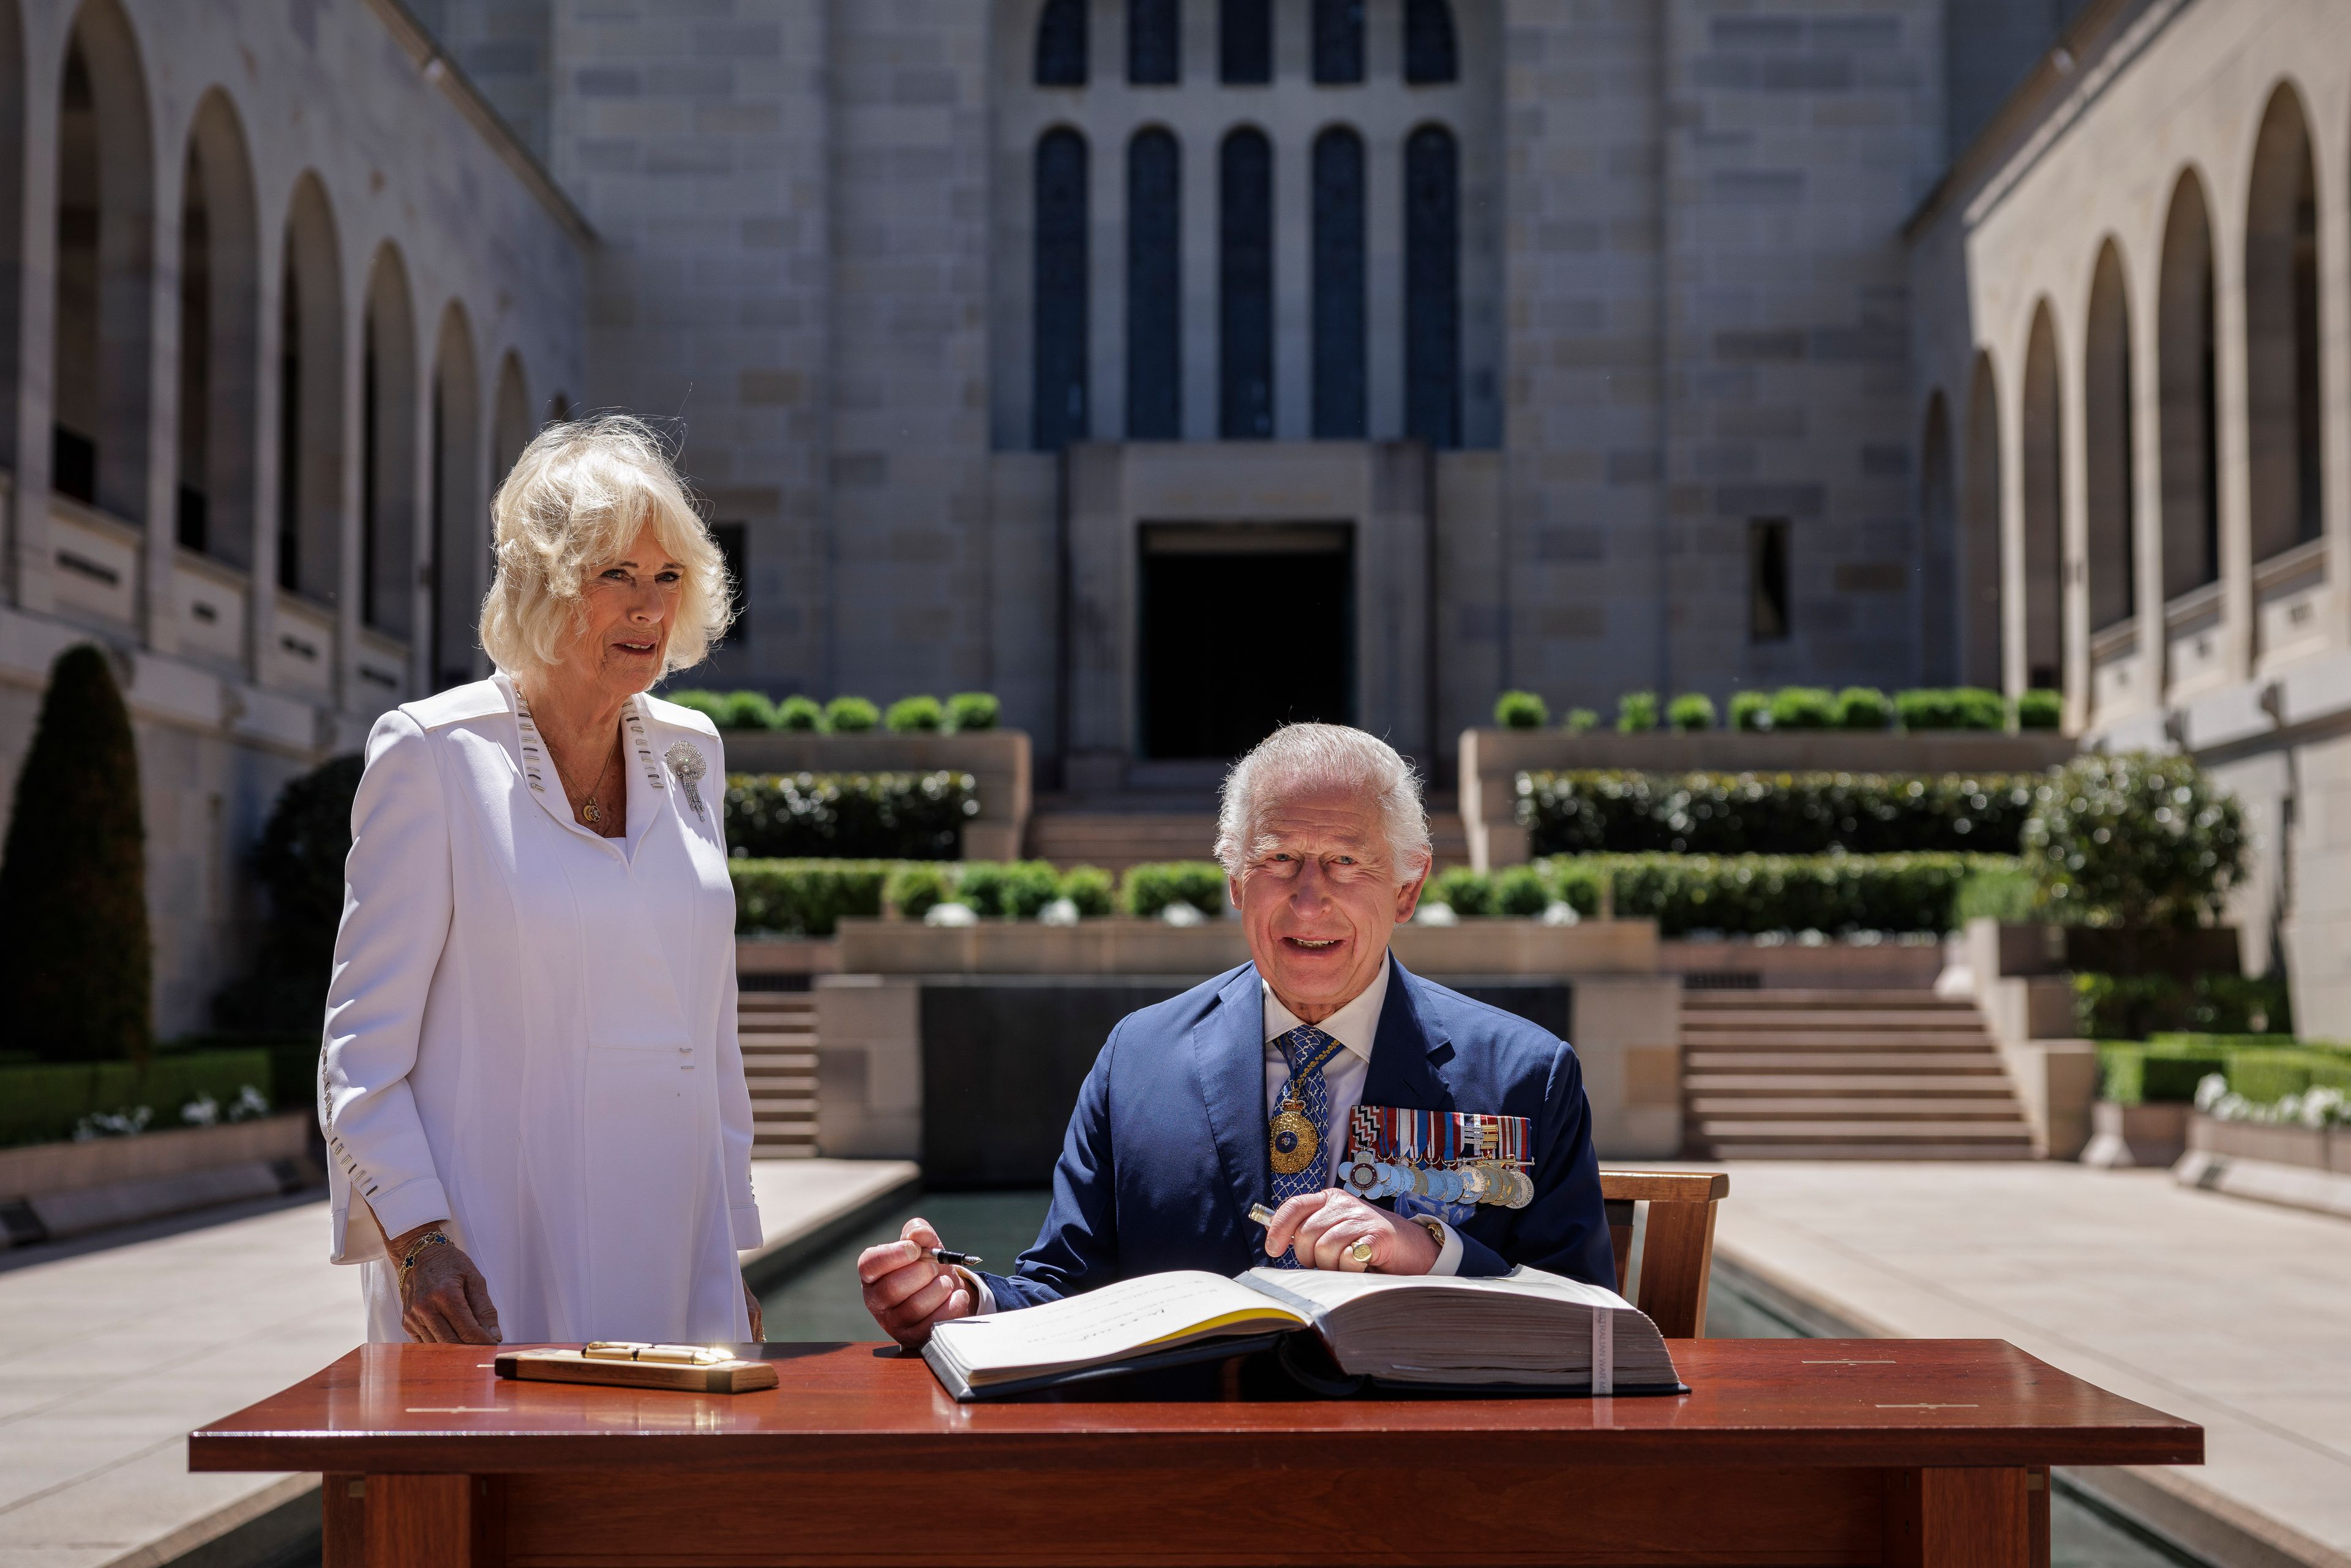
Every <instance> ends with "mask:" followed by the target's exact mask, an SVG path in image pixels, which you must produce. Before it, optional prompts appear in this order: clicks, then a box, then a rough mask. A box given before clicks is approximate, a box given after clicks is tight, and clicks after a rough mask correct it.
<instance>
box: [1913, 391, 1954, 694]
mask: <svg viewBox="0 0 2351 1568" xmlns="http://www.w3.org/2000/svg"><path fill="white" fill-rule="evenodd" d="M1918 454H1919V462H1918V533H1919V545H1920V552H1919V553H1920V557H1921V560H1922V563H1923V565H1924V567H1925V570H1924V571H1923V572H1922V573H1921V574H1920V577H1919V607H1918V608H1919V616H1918V621H1919V643H1920V645H1919V672H1920V678H1921V679H1922V680H1924V681H1925V682H1926V684H1927V685H1930V686H1949V685H1958V684H1959V632H1958V628H1959V573H1958V571H1957V570H1955V568H1956V567H1957V565H1958V557H1959V476H1958V475H1957V473H1956V472H1954V467H1953V463H1952V455H1951V411H1950V407H1949V404H1948V403H1947V402H1945V401H1944V398H1943V389H1942V388H1940V387H1937V388H1936V389H1935V390H1934V392H1932V393H1930V394H1928V399H1927V418H1926V421H1925V423H1924V424H1923V426H1922V427H1921V430H1920V434H1919V439H1918Z"/></svg>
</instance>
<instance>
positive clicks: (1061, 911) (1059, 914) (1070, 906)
mask: <svg viewBox="0 0 2351 1568" xmlns="http://www.w3.org/2000/svg"><path fill="white" fill-rule="evenodd" d="M1077 923H1078V906H1077V904H1074V903H1073V902H1071V900H1069V899H1066V898H1057V899H1055V900H1053V902H1052V903H1050V904H1047V905H1046V906H1045V907H1044V908H1042V909H1040V910H1039V911H1038V912H1037V924H1038V925H1076V924H1077Z"/></svg>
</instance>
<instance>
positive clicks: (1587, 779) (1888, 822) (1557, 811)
mask: <svg viewBox="0 0 2351 1568" xmlns="http://www.w3.org/2000/svg"><path fill="white" fill-rule="evenodd" d="M2044 781H2045V780H2044V779H2043V776H2042V775H2040V774H2034V773H2010V774H1987V775H1984V776H1982V777H1980V778H1976V779H1970V778H1967V777H1965V776H1963V775H1959V774H1911V773H1681V774H1658V773H1634V772H1625V771H1619V770H1610V769H1579V770H1575V771H1572V772H1562V773H1550V772H1530V773H1521V774H1520V775H1519V778H1518V820H1519V822H1520V825H1521V826H1523V827H1525V828H1527V829H1528V830H1529V831H1530V833H1531V840H1532V848H1533V852H1535V853H1536V854H1538V855H1554V854H1594V853H1605V854H1642V853H1656V852H1670V853H1675V854H1782V855H1802V854H1824V853H1827V852H1832V851H1834V850H1844V851H1845V852H1849V853H1853V854H1893V853H1917V852H1933V851H1941V852H1951V853H1975V854H2014V853H2016V852H2017V851H2018V849H2019V848H2020V847H2021V844H2022V839H2023V833H2024V823H2025V820H2026V819H2027V818H2028V817H2030V816H2031V815H2032V806H2033V800H2034V795H2035V790H2036V788H2037V787H2038V786H2039V785H2041V784H2042V783H2043V782H2044Z"/></svg>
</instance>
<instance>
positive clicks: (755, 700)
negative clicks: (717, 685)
mask: <svg viewBox="0 0 2351 1568" xmlns="http://www.w3.org/2000/svg"><path fill="white" fill-rule="evenodd" d="M711 722H712V723H713V724H715V725H716V726H717V727H719V728H721V729H773V728H775V727H776V705H775V704H773V703H771V702H769V701H768V695H767V694H766V693H765V692H728V693H727V694H726V695H725V696H723V697H721V698H719V699H718V711H717V712H716V714H713V715H712V716H711Z"/></svg>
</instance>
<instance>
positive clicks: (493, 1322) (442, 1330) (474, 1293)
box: [384, 1225, 502, 1344]
mask: <svg viewBox="0 0 2351 1568" xmlns="http://www.w3.org/2000/svg"><path fill="white" fill-rule="evenodd" d="M439 1228H440V1227H439V1226H438V1225H420V1226H418V1227H417V1228H415V1229H413V1230H412V1231H410V1232H408V1234H406V1235H405V1236H395V1237H393V1238H392V1239H390V1240H389V1241H387V1242H385V1243H384V1250H385V1251H386V1252H387V1253H389V1254H390V1255H391V1257H392V1268H393V1269H394V1270H398V1269H399V1267H400V1265H401V1263H402V1260H404V1259H406V1258H407V1256H408V1253H409V1249H411V1248H413V1247H414V1246H415V1245H416V1243H417V1241H418V1240H420V1239H423V1237H426V1236H429V1235H430V1234H432V1233H433V1232H434V1231H435V1230H437V1229H439ZM400 1326H401V1327H402V1328H403V1329H406V1330H407V1331H408V1337H409V1338H411V1339H413V1340H415V1341H417V1342H418V1343H422V1344H497V1343H501V1337H502V1336H501V1335H500V1334H499V1333H498V1309H497V1308H496V1306H494V1305H492V1304H491V1302H490V1282H489V1281H487V1280H485V1279H483V1278H482V1271H481V1270H479V1269H476V1268H475V1267H474V1260H472V1259H471V1258H468V1257H466V1256H465V1253H464V1252H462V1251H460V1250H459V1249H457V1246H456V1244H455V1242H449V1241H436V1242H434V1244H433V1245H432V1246H430V1247H427V1248H425V1249H423V1251H421V1252H419V1253H417V1254H416V1267H415V1268H413V1269H411V1270H408V1277H407V1278H406V1279H404V1280H402V1281H400Z"/></svg>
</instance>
